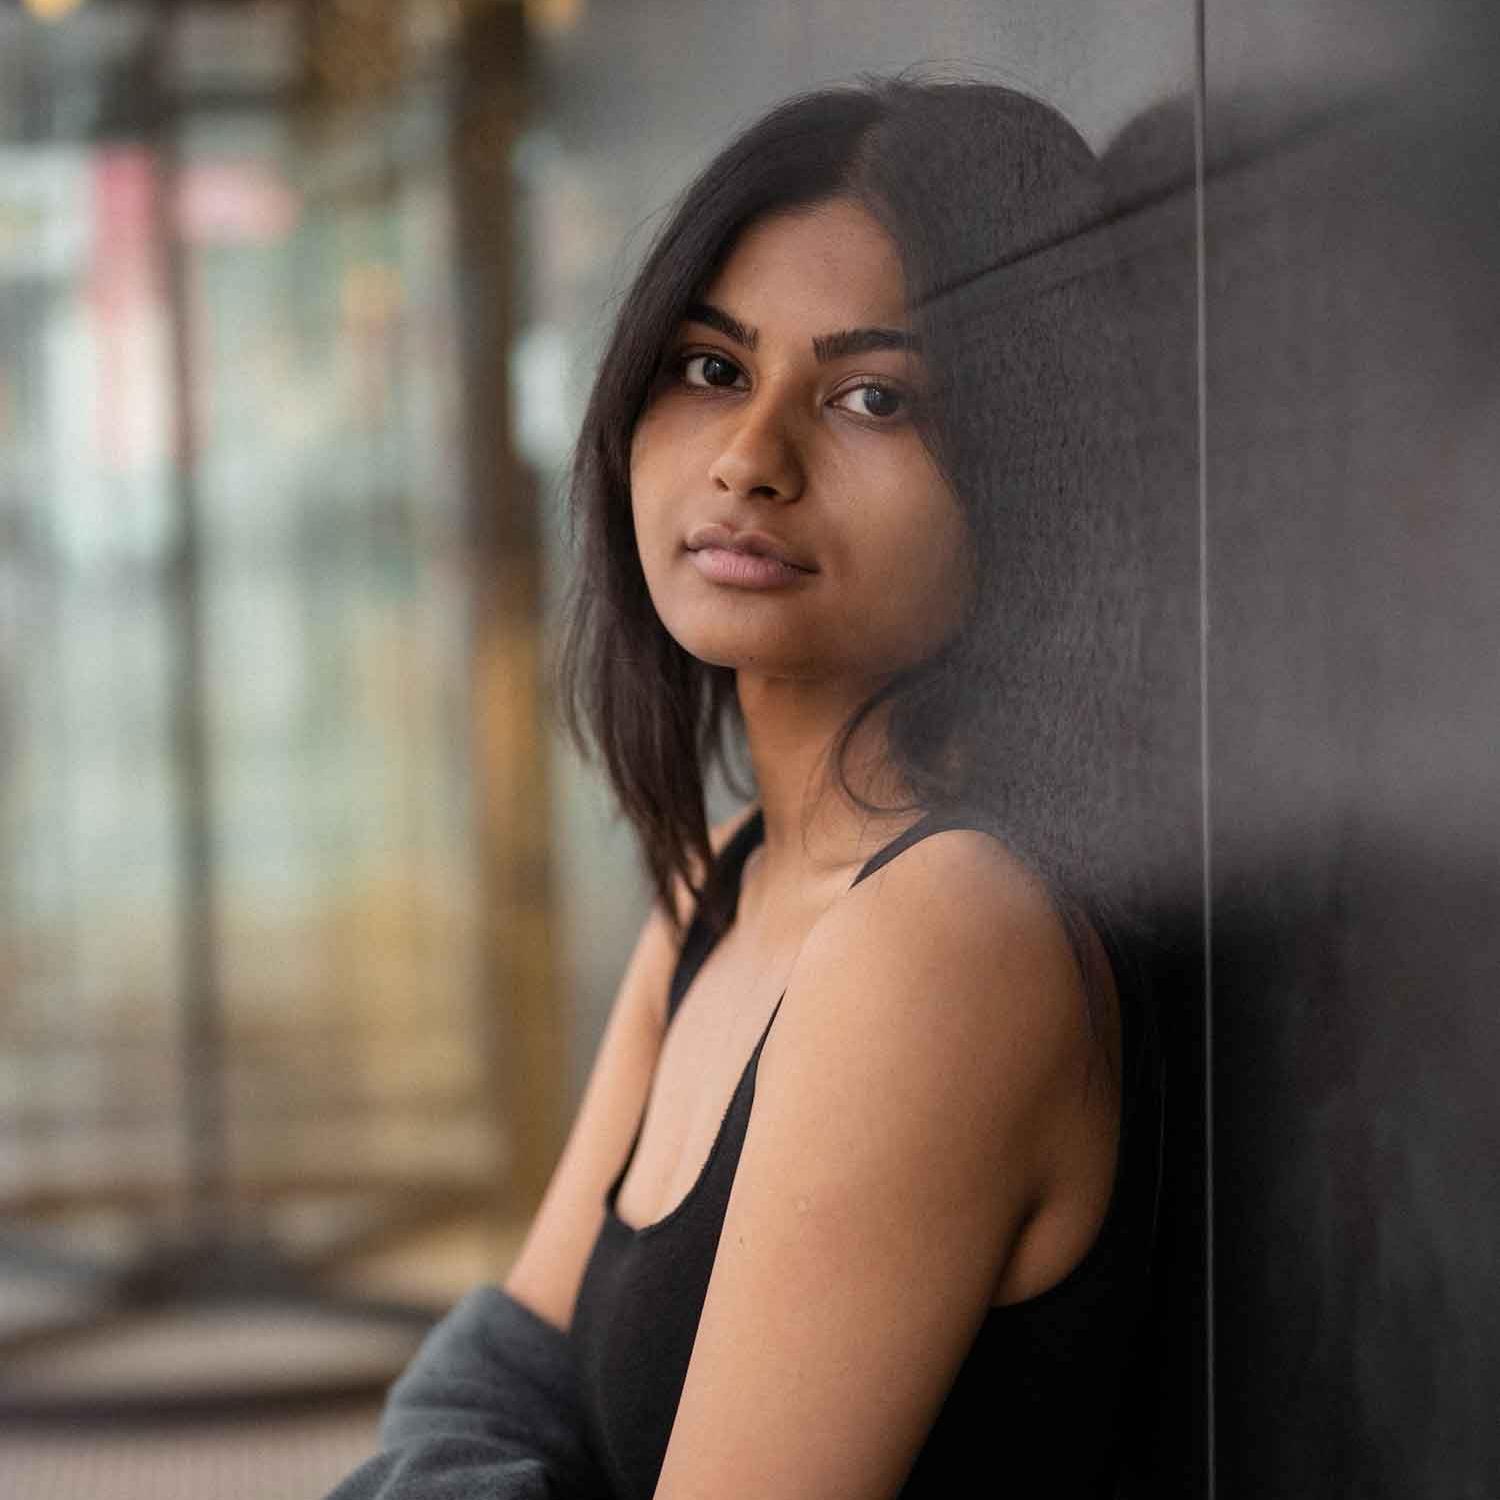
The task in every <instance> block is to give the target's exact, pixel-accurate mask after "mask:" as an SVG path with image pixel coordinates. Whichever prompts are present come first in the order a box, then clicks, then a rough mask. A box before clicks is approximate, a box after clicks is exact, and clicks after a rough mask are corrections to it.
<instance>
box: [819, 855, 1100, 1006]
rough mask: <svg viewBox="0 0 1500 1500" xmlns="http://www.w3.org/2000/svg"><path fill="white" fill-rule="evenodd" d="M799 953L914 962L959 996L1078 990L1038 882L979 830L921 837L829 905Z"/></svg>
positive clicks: (1061, 931) (877, 966)
mask: <svg viewBox="0 0 1500 1500" xmlns="http://www.w3.org/2000/svg"><path fill="white" fill-rule="evenodd" d="M807 956H808V958H809V960H810V962H812V963H819V964H831V963H837V964H839V965H841V966H849V967H850V968H851V969H853V970H854V971H856V972H866V973H867V972H868V971H871V970H875V971H878V970H881V969H883V968H884V967H885V966H887V965H888V964H891V963H896V964H898V965H899V966H900V967H901V969H902V970H903V972H905V971H909V970H913V969H920V970H921V971H922V972H923V973H924V974H926V975H927V976H928V977H929V978H930V979H933V980H936V979H939V978H942V979H945V980H947V981H949V982H950V983H951V984H952V985H953V986H954V987H955V989H956V991H957V992H958V993H959V994H961V995H965V994H967V995H973V996H983V995H986V994H991V995H992V994H994V993H995V992H996V990H997V981H1004V980H1008V981H1010V982H1011V984H1012V985H1013V984H1014V983H1015V982H1016V981H1018V980H1021V979H1023V978H1024V979H1026V980H1027V981H1028V985H1029V986H1030V987H1035V986H1040V987H1042V988H1044V989H1046V990H1049V991H1050V992H1052V993H1053V994H1055V995H1057V996H1059V997H1062V996H1065V995H1081V984H1082V976H1081V975H1080V974H1079V972H1078V965H1077V962H1076V960H1075V958H1074V955H1073V950H1072V946H1071V944H1070V942H1069V940H1068V934H1067V930H1066V928H1065V927H1064V925H1063V921H1062V917H1061V915H1060V914H1059V912H1058V909H1057V906H1056V904H1055V902H1054V901H1053V899H1052V895H1051V893H1050V892H1049V891H1048V889H1047V887H1046V885H1045V884H1044V882H1043V881H1042V880H1041V878H1040V877H1039V876H1038V875H1037V874H1036V873H1035V872H1034V871H1032V870H1031V869H1030V868H1029V867H1028V866H1027V865H1026V864H1024V863H1023V862H1022V860H1021V859H1019V858H1018V857H1017V856H1016V855H1015V854H1014V853H1013V852H1012V851H1011V850H1010V849H1008V848H1007V847H1006V846H1005V844H1003V843H1002V842H1001V841H1000V840H999V839H997V838H995V837H993V836H992V835H990V834H987V833H983V832H980V831H979V830H977V829H969V828H954V829H946V830H943V831H942V832H939V833H933V834H929V835H928V836H927V837H925V838H922V839H919V840H918V841H917V842H916V843H915V844H913V845H911V846H910V847H908V848H906V849H904V850H902V851H901V852H900V853H899V854H898V855H896V856H895V857H894V858H893V859H891V860H889V861H887V863H885V864H884V865H882V866H881V867H880V868H879V869H878V870H875V871H873V872H872V873H871V874H870V875H869V876H868V877H866V878H865V879H864V880H861V881H860V882H859V883H858V884H857V885H855V886H854V887H852V889H850V891H849V892H848V893H847V894H846V895H845V896H844V897H843V898H842V899H841V900H839V901H837V902H835V903H834V904H833V906H832V907H830V908H829V910H828V912H827V914H826V915H825V917H824V918H823V920H822V921H821V922H820V923H819V924H818V927H817V929H816V930H815V932H814V935H813V939H812V941H810V943H809V945H808V954H807ZM998 987H999V988H1002V989H1003V988H1004V987H1005V986H1004V984H1003V983H1002V984H1001V985H999V986H998Z"/></svg>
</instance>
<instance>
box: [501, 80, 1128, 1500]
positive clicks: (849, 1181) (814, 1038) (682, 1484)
mask: <svg viewBox="0 0 1500 1500" xmlns="http://www.w3.org/2000/svg"><path fill="white" fill-rule="evenodd" d="M1098 216H1099V199H1098V192H1097V187H1096V183H1095V177H1094V170H1093V163H1092V159H1091V157H1090V156H1089V153H1088V151H1087V148H1086V147H1085V146H1084V145H1083V144H1082V142H1081V141H1080V140H1079V138H1078V137H1077V135H1076V134H1075V133H1074V132H1073V131H1072V130H1071V128H1070V127H1068V126H1067V125H1066V123H1065V122H1063V121H1062V120H1061V119H1060V118H1059V117H1058V116H1057V115H1056V114H1055V113H1053V112H1052V111H1050V110H1049V109H1047V108H1045V107H1044V106H1042V105H1040V104H1038V103H1036V102H1035V101H1032V100H1030V99H1027V98H1024V97H1022V96H1020V95H1017V94H1015V93H1012V92H1009V91H1007V90H1003V89H998V88H993V87H985V86H978V85H951V84H950V85H931V86H927V85H919V84H912V83H906V82H879V83H873V84H870V85H867V86H864V87H861V88H857V89H847V90H845V89H840V90H834V91H828V92H824V93H820V94H816V95H812V96H809V97H807V98H804V99H799V100H794V101H792V102H791V103H789V104H786V105H784V106H782V107H780V108H779V109H777V110H776V111H774V112H773V113H772V114H771V115H770V116H768V117H767V118H766V119H764V120H763V121H761V122H760V123H759V124H757V125H755V126H754V127H753V128H751V129H750V130H749V131H747V132H746V133H745V134H744V135H743V136H742V137H740V139H739V140H737V141H736V142H735V143H734V144H732V145H731V146H730V147H729V148H728V149H727V150H726V151H725V152H724V153H723V155H722V156H721V157H720V158H719V159H718V160H717V161H715V162H714V163H713V164H712V165H711V166H710V167H709V168H708V169H707V170H706V171H705V172H704V173H703V175H702V176H701V177H700V178H699V179H698V181H697V182H696V183H695V184H694V185H693V186H692V187H691V188H690V189H689V190H688V192H687V194H686V195H685V197H684V198H683V200H682V201H681V203H680V204H679V206H678V208H677V211H676V213H675V214H674V215H673V217H672V219H671V220H670V222H669V223H668V224H667V225H666V227H665V229H664V230H663V232H662V234H661V236H660V238H659V240H658V242H657V244H656V246H655V248H654V250H653V252H652V254H651V255H650V257H649V258H648V260H647V262H646V264H645V266H644V268H643V269H642V271H641V272H640V274H639V276H638V278H637V280H636V283H635V285H634V287H633V288H632V290H631V291H630V293H629V295H628V296H627V298H626V299H625V302H624V304H623V306H622V309H621V312H620V315H619V319H618V323H617V326H616V329H615V333H614V337H613V339H612V341H611V342H610V344H609V347H608V349H607V350H606V353H605V355H604V359H603V362H602V366H601V369H600V372H599V376H598V380H597V383H596V386H595V390H594V394H593V399H592V402H591V405H590V408H589V411H588V415H587V417H586V420H585V424H584V431H583V435H582V440H581V443H580V447H579V456H578V462H577V469H576V475H575V487H574V497H575V505H576V515H577V520H578V525H579V530H580V533H581V538H582V543H583V547H582V559H581V566H580V569H579V574H578V576H579V580H580V587H579V591H578V593H577V595H576V598H575V604H574V614H573V618H572V628H571V633H570V636H569V639H568V642H567V647H566V652H565V656H564V663H563V664H564V668H565V681H566V683H567V685H568V687H569V689H570V694H571V696H570V699H569V702H570V704H571V707H572V714H573V719H572V722H573V725H574V727H575V730H577V731H578V732H579V733H580V735H581V737H583V738H585V739H586V740H592V742H593V744H594V745H595V746H596V747H597V749H598V750H599V752H600V754H601V756H602V759H603V761H604V764H605V766H606V767H607V769H608V771H609V774H610V776H611V779H612V780H613V783H614V785H615V788H616V790H617V792H618V794H619V796H620V799H621V802H622V804H623V806H624V808H625V810H626V812H627V813H628V814H629V816H630V817H631V818H632V819H633V821H634V822H635V824H636V826H637V828H638V829H639V831H640V834H641V837H642V842H643V845H644V848H645V852H646V857H647V860H648V863H649V865H650V868H651V871H652V873H653V875H654V878H655V882H656V886H657V890H658V893H659V896H660V901H659V904H658V907H657V909H656V911H655V913H654V914H653V915H652V917H651V919H650V920H649V921H648V923H647V925H646V929H645V931H644V933H643V934H642V937H641V940H640V943H639V945H638V947H637V949H636V952H635V954H634V957H633V958H632V960H631V962H630V965H629V968H628V970H627V972H626V975H625V979H624V982H623V984H622V987H621V991H620V994H619V997H618V999H617V1001H616V1003H615V1007H614V1011H613V1014H612V1016H611V1019H610V1021H609V1024H608V1027H607V1030H606V1033H605V1037H604V1041H603V1044H602V1047H601V1051H600V1054H599V1058H598V1061H597V1063H596V1065H595V1070H594V1074H593V1077H592V1079H591V1081H590V1083H589V1086H588V1089H587V1092H586V1094H585V1097H584V1101H583V1105H582V1108H581V1112H580V1115H579V1118H578V1121H577V1124H576V1126H575V1128H574V1131H573V1135H572V1138H571V1140H570V1141H569V1143H568V1146H567V1149H566V1151H565V1153H564V1155H563V1158H562V1160H561V1162H560V1164H559V1167H558V1169H557V1173H556V1176H555V1178H554V1180H553V1182H552V1184H551V1187H550V1188H549V1191H548V1193H547V1195H546V1198H545V1200H544V1202H543V1204H542V1207H541V1210H540V1212H539V1214H538V1216H537V1218H536V1221H535V1224H534V1225H533V1227H532V1229H531V1232H530V1235H529V1237H528V1239H527V1241H526V1244H525V1246H524V1248H523V1249H522V1251H521V1254H520V1256H519V1258H518V1260H517V1262H516V1264H515V1266H514V1268H513V1270H512V1272H511V1275H510V1277H509V1279H508V1281H507V1283H506V1287H507V1290H508V1291H509V1292H510V1293H511V1294H512V1295H513V1296H514V1297H515V1298H516V1299H517V1300H519V1301H520V1302H522V1303H524V1304H525V1305H527V1306H528V1307H530V1308H531V1309H532V1310H533V1311H535V1312H536V1313H537V1314H538V1315H539V1316H541V1317H542V1318H544V1319H546V1320H547V1321H548V1322H550V1323H552V1324H553V1325H555V1326H556V1327H558V1328H560V1329H568V1330H569V1332H570V1338H571V1340H572V1343H573V1346H574V1352H575V1357H576V1359H577V1362H578V1367H579V1370H580V1375H581V1380H582V1392H581V1394H582V1399H583V1404H584V1408H585V1412H586V1414H587V1420H588V1423H589V1434H590V1437H591V1439H592V1441H593V1443H594V1445H595V1447H596V1450H597V1452H598V1455H599V1457H600V1459H601V1462H602V1463H603V1465H604V1467H605V1469H606V1471H607V1473H608V1476H609V1479H610V1483H611V1486H612V1488H613V1489H614V1490H615V1492H616V1493H617V1494H619V1495H620V1496H622V1497H624V1496H628V1497H632V1500H633V1497H641V1500H644V1497H648V1496H650V1495H653V1494H654V1495H656V1496H657V1497H659V1500H676V1497H699V1496H709V1495H711V1496H721V1495H725V1496H732V1495H740V1494H744V1495H755V1496H757V1497H758V1500H765V1497H779V1496H785V1497H787V1500H793V1497H795V1500H808V1497H812V1496H823V1495H827V1496H830V1497H838V1500H858V1497H866V1496H868V1497H872V1500H873V1497H877V1496H886V1495H891V1494H895V1493H897V1492H898V1491H900V1492H902V1493H905V1494H910V1495H915V1494H919V1493H920V1494H928V1493H934V1494H936V1493H943V1494H949V1493H953V1492H954V1491H953V1488H952V1486H953V1484H954V1481H955V1476H956V1475H957V1474H959V1473H960V1472H963V1471H966V1470H969V1469H971V1467H972V1465H973V1464H974V1463H976V1462H983V1463H984V1464H986V1465H987V1467H988V1471H989V1472H990V1473H993V1474H994V1475H995V1476H996V1485H997V1488H998V1487H999V1481H1000V1479H1001V1477H1002V1476H1004V1477H1006V1478H1008V1480H1009V1481H1010V1482H1017V1481H1020V1480H1021V1479H1022V1478H1023V1477H1024V1478H1025V1479H1026V1480H1027V1481H1032V1480H1037V1481H1045V1482H1046V1483H1047V1484H1048V1487H1049V1492H1050V1493H1053V1494H1064V1495H1073V1494H1079V1495H1083V1494H1089V1495H1092V1494H1105V1493H1110V1492H1111V1485H1112V1482H1113V1474H1114V1469H1115V1464H1116V1454H1117V1448H1118V1440H1119V1435H1120V1434H1119V1427H1120V1415H1119V1410H1120V1402H1121V1395H1122V1392H1121V1381H1122V1370H1123V1368H1124V1364H1125V1360H1126V1358H1127V1355H1128V1353H1129V1348H1130V1343H1131V1337H1132V1332H1133V1329H1134V1327H1135V1324H1136V1321H1137V1319H1138V1317H1139V1316H1140V1309H1141V1306H1142V1302H1141V1297H1142V1293H1143V1288H1144V1279H1145V1267H1146V1261H1147V1255H1148V1249H1149V1239H1150V1228H1151V1222H1150V1221H1151V1210H1152V1202H1153V1199H1154V1194H1155V1184H1154V1177H1155V1165H1156V1163H1155V1155H1154V1153H1155V1146H1156V1142H1155V1139H1154V1134H1153V1132H1152V1131H1151V1130H1149V1129H1145V1128H1140V1127H1139V1125H1138V1122H1135V1121H1131V1122H1130V1124H1129V1125H1128V1126H1127V1129H1126V1132H1125V1133H1126V1134H1128V1136H1129V1144H1130V1149H1129V1150H1128V1151H1126V1150H1124V1149H1122V1139H1121V1138H1122V1129H1121V1122H1122V1115H1125V1116H1127V1117H1128V1115H1127V1112H1128V1111H1131V1110H1134V1109H1135V1108H1137V1107H1138V1105H1139V1101H1140V1100H1141V1099H1142V1098H1143V1097H1144V1096H1145V1094H1146V1093H1147V1092H1148V1090H1146V1089H1145V1088H1143V1086H1142V1083H1141V1079H1140V1070H1141V1066H1142V1057H1143V1053H1142V1048H1141V1036H1142V1025H1141V1022H1142V1019H1143V1017H1142V1016H1141V1014H1140V1011H1139V1005H1138V1003H1137V1002H1135V1001H1134V1000H1133V999H1132V1000H1131V1002H1130V1008H1129V1013H1126V1014H1125V1015H1124V1016H1123V1020H1124V1023H1125V1024H1124V1026H1123V1032H1124V1036H1123V1039H1122V1025H1121V1022H1122V1004H1123V996H1122V990H1123V989H1124V988H1125V986H1126V978H1127V976H1126V975H1125V973H1124V972H1123V971H1122V969H1121V958H1122V956H1123V950H1122V948H1121V947H1120V945H1119V941H1118V937H1119V933H1120V932H1122V931H1124V930H1125V917H1126V916H1127V915H1128V912H1129V897H1130V883H1129V879H1130V869H1129V866H1130V861H1131V853H1130V851H1131V847H1132V845H1131V836H1130V832H1129V821H1130V820H1129V818H1128V817H1127V816H1125V815H1124V813H1123V812H1122V808H1121V789H1120V787H1119V785H1118V781H1117V778H1116V779H1112V777H1111V763H1110V748H1111V747H1110V735H1111V734H1116V735H1117V734H1118V732H1119V728H1120V724H1121V720H1120V718H1119V716H1118V713H1117V712H1116V710H1117V708H1118V704H1119V701H1120V699H1121V695H1120V693H1119V691H1118V688H1119V685H1120V682H1121V678H1122V674H1121V673H1120V672H1119V671H1118V670H1117V669H1116V668H1117V667H1118V661H1119V652H1118V651H1117V650H1116V649H1115V648H1114V646H1113V645H1112V643H1111V642H1110V640H1109V638H1108V636H1109V630H1110V629H1111V628H1112V627H1113V626H1117V625H1118V624H1119V623H1120V621H1121V611H1122V610H1123V609H1125V608H1128V606H1129V596H1128V588H1129V585H1130V583H1131V582H1132V581H1133V580H1131V579H1129V578H1128V577H1122V576H1121V570H1120V569H1119V568H1118V566H1117V565H1118V563H1119V562H1120V560H1121V553H1120V552H1119V551H1118V550H1117V548H1116V546H1115V543H1116V542H1117V541H1118V539H1119V532H1118V526H1117V524H1112V523H1113V522H1115V521H1117V518H1115V517H1113V514H1112V511H1113V508H1115V507H1117V506H1118V505H1119V503H1120V498H1121V492H1122V489H1123V487H1124V485H1125V483H1126V476H1125V475H1124V474H1123V473H1122V472H1121V471H1120V469H1119V468H1118V466H1117V465H1118V461H1119V459H1120V454H1121V453H1122V452H1123V451H1124V450H1123V448H1122V447H1121V446H1120V441H1121V429H1120V425H1119V423H1118V422H1115V421H1113V420H1112V418H1111V415H1110V414H1111V412H1118V411H1119V410H1122V409H1123V408H1122V403H1120V402H1119V401H1118V400H1115V401H1113V402H1112V401H1111V400H1110V399H1109V397H1108V392H1109V388H1110V383H1111V381H1112V380H1113V379H1114V378H1116V377H1117V376H1119V374H1120V373H1121V371H1120V366H1119V364H1118V363H1117V354H1116V353H1115V352H1113V342H1112V340H1111V338H1110V336H1109V334H1108V327H1107V325H1108V321H1109V320H1108V317H1107V311H1108V309H1107V297H1106V296H1105V294H1104V293H1103V292H1102V291H1101V288H1100V283H1099V280H1098V278H1097V276H1095V277H1093V278H1090V277H1089V276H1088V275H1086V274H1084V272H1083V270H1082V269H1081V266H1080V263H1079V262H1078V261H1077V259H1076V258H1075V259H1074V260H1071V261H1070V260H1069V259H1068V256H1069V255H1070V254H1076V253H1075V252H1074V251H1073V249H1072V247H1074V246H1076V245H1078V244H1079V243H1080V236H1081V235H1082V233H1083V231H1085V230H1088V229H1090V228H1092V227H1093V226H1094V224H1095V222H1096V221H1097V219H1098ZM1060 247H1063V248H1060ZM1085 259H1086V258H1085ZM1095 259H1097V257H1095ZM1007 275H1008V276H1009V279H1007ZM1112 445H1114V446H1112ZM1106 468H1111V469H1112V473H1110V474H1108V475H1107V476H1106V475H1105V473H1104V471H1105V469H1106ZM1106 477H1107V478H1108V479H1109V480H1111V482H1112V484H1110V483H1101V482H1100V480H1101V478H1106ZM1112 570H1113V571H1112ZM1125 675H1128V674H1125ZM735 731H738V732H740V733H742V734H743V739H744V744H745V746H746V749H747V751H748V757H749V762H750V767H751V769H752V772H753V777H754V784H755V798H754V804H753V807H752V808H751V809H749V810H747V811H746V812H745V813H742V814H741V815H740V816H739V817H738V818H735V819H731V820H730V822H729V823H727V824H726V825H724V826H723V827H721V828H720V829H718V830H716V831H715V832H714V833H713V834H712V835H710V834H709V833H708V831H707V829H706V827H705V823H704V811H703V806H704V799H703V785H704V772H705V769H706V766H707V764H708V763H709V761H710V759H711V757H712V755H713V754H714V753H717V752H718V751H719V749H720V747H722V745H723V744H724V743H725V739H726V737H728V736H730V735H731V734H732V733H733V732H735ZM1114 749H1115V755H1116V764H1118V749H1119V746H1118V740H1116V741H1115V746H1114ZM1112 927H1113V928H1114V929H1115V931H1114V933H1113V934H1112V932H1111V928H1112ZM684 935H685V936H684ZM1106 944H1108V945H1109V947H1110V948H1112V949H1113V954H1112V956H1113V958H1114V960H1115V962H1114V964H1113V965H1112V964H1111V962H1110V961H1109V956H1107V954H1108V949H1107V948H1106V946H1105V945H1106ZM726 1106H727V1113H726ZM752 1106H753V1107H752ZM1122 1106H1123V1107H1122ZM1147 1146H1149V1151H1148V1150H1146V1149H1144V1148H1145V1147H1147ZM622 1163H623V1165H622ZM972 1482H973V1481H972V1479H969V1480H968V1481H967V1482H966V1487H967V1484H972ZM903 1484H904V1485H905V1489H904V1490H903V1488H902V1487H903Z"/></svg>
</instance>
